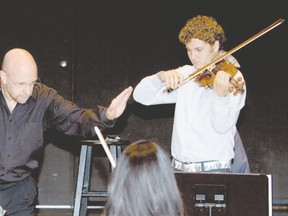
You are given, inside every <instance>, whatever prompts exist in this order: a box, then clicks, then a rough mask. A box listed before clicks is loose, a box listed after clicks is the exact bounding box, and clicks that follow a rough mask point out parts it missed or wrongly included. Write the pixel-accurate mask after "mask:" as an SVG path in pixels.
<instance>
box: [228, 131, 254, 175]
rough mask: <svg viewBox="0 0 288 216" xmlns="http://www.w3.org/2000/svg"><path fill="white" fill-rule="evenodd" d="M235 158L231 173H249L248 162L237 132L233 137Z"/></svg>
mask: <svg viewBox="0 0 288 216" xmlns="http://www.w3.org/2000/svg"><path fill="white" fill-rule="evenodd" d="M234 140H235V146H234V152H235V156H234V159H233V162H232V167H231V168H232V173H250V166H249V160H248V157H247V154H246V151H245V148H244V146H243V143H242V140H241V137H240V135H239V133H238V131H237V132H236V134H235V137H234Z"/></svg>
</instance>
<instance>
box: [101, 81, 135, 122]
mask: <svg viewBox="0 0 288 216" xmlns="http://www.w3.org/2000/svg"><path fill="white" fill-rule="evenodd" d="M132 91H133V88H132V87H131V86H129V87H128V88H126V89H124V90H123V91H122V92H121V93H120V94H119V95H118V96H117V97H115V98H114V99H113V100H112V101H111V103H110V105H109V107H108V109H107V112H106V117H107V118H108V119H110V120H114V119H116V118H118V117H119V116H121V115H122V113H123V112H124V110H125V108H126V105H127V101H128V99H129V97H130V96H131V94H132Z"/></svg>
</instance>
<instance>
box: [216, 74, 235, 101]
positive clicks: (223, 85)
mask: <svg viewBox="0 0 288 216" xmlns="http://www.w3.org/2000/svg"><path fill="white" fill-rule="evenodd" d="M213 90H214V92H215V94H216V95H217V96H219V97H224V96H226V94H227V93H229V92H231V91H232V90H233V85H232V84H231V83H230V74H229V73H227V72H225V71H218V72H217V74H216V77H215V80H214V83H213Z"/></svg>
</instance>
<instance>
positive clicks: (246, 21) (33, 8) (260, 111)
mask: <svg viewBox="0 0 288 216" xmlns="http://www.w3.org/2000/svg"><path fill="white" fill-rule="evenodd" d="M284 3H285V2H284V1H282V0H275V1H265V2H261V3H258V2H257V3H254V4H253V5H250V1H208V0H201V1H200V0H198V1H196V0H189V1H188V0H181V1H170V2H168V1H160V0H159V1H157V0H155V1H138V0H130V1H129V0H126V1H123V0H119V1H113V0H35V1H32V0H26V1H17V0H9V1H5V0H1V2H0V26H1V29H0V57H1V59H2V58H3V55H4V54H5V52H6V51H7V50H8V49H10V48H13V47H22V48H26V49H28V50H29V51H30V52H31V53H32V54H33V55H34V57H35V59H36V60H37V62H38V67H39V75H40V78H41V80H42V82H43V83H45V84H48V85H50V86H51V87H54V88H55V89H57V90H58V91H59V92H60V93H61V94H62V95H64V96H65V97H67V98H68V99H71V100H73V101H75V102H76V103H77V104H78V105H79V106H82V107H93V106H95V105H96V104H100V105H104V106H106V105H108V104H109V103H110V100H111V99H112V98H113V97H114V96H116V95H117V94H118V93H119V92H120V91H121V90H122V89H124V88H125V87H127V86H129V85H132V86H133V87H134V86H135V85H136V84H137V83H138V82H139V81H140V79H141V78H143V77H144V76H147V75H150V74H153V73H156V72H157V71H159V70H165V69H169V68H176V67H178V66H180V65H183V64H188V63H189V60H188V58H187V56H186V51H185V48H184V47H183V46H182V45H181V44H180V42H179V41H178V38H177V36H178V32H179V31H180V29H181V27H182V26H183V25H184V24H185V22H186V21H187V20H188V19H189V18H191V17H192V16H195V15H197V14H204V15H210V16H214V17H215V18H216V19H217V20H218V21H219V22H220V23H221V24H222V25H223V27H224V29H225V31H226V36H227V38H228V41H227V43H226V50H227V51H228V50H231V49H232V48H234V47H235V46H237V45H239V44H240V43H242V42H243V41H245V40H247V39H248V38H250V37H252V36H253V35H255V34H256V33H258V32H259V31H261V30H262V29H264V28H266V27H267V26H269V25H270V24H272V23H273V22H275V21H276V20H278V19H279V18H283V19H287V10H286V9H285V8H286V7H285V6H284ZM287 38H288V31H287V21H286V22H284V23H283V24H282V25H280V26H278V27H277V28H275V29H273V30H271V31H270V32H268V33H266V34H265V35H263V36H262V37H260V38H259V39H257V40H256V41H254V42H252V43H250V44H248V45H247V46H245V47H243V48H242V49H240V50H239V51H237V52H236V53H234V54H233V55H234V56H235V57H236V58H237V59H238V60H239V62H240V64H241V71H242V73H243V74H244V76H245V79H246V82H247V100H246V106H245V108H244V109H243V110H242V111H241V113H240V119H239V121H238V123H237V126H238V129H239V131H240V134H241V137H242V140H243V143H244V146H245V149H246V151H247V154H248V157H249V161H250V165H251V171H252V172H255V173H268V174H272V177H273V200H274V202H277V201H279V200H280V201H283V200H284V201H285V200H287V198H288V195H287V194H288V193H287V192H288V191H287V188H288V187H287V182H288V181H287V180H288V170H287V168H286V163H287V158H288V145H287V144H288V142H287V132H288V131H287V130H288V124H287V121H288V119H287V118H288V115H287V110H288V104H287V102H288V101H287V95H286V94H287V93H288V91H287V90H288V87H287V79H288V75H287V54H286V51H287V50H288V49H287V48H288V47H287ZM62 60H65V61H67V63H68V65H67V67H61V66H60V65H59V63H60V61H62ZM173 109H174V106H173V105H165V106H152V107H145V106H142V105H140V104H137V103H135V102H134V101H133V99H132V98H131V99H130V101H129V104H128V107H127V110H126V111H125V113H124V115H123V116H122V117H121V118H120V119H119V120H118V123H117V125H116V127H115V128H114V129H112V130H110V131H107V132H106V133H107V134H118V135H120V136H122V137H125V138H127V139H129V140H130V141H131V142H132V141H135V140H136V139H139V138H152V139H155V140H157V141H158V142H159V143H160V144H161V145H162V146H163V147H164V148H165V149H166V150H167V151H168V152H169V150H170V138H171V130H172V121H173ZM53 137H54V135H53ZM50 139H51V137H49V134H48V135H47V140H48V142H50V141H51V140H50ZM52 142H55V146H56V147H55V148H54V147H51V146H50V147H49V145H48V150H47V151H48V152H46V153H45V156H44V158H43V161H44V164H43V167H42V172H41V173H40V182H39V185H40V186H39V188H40V199H42V201H40V202H43V203H55V202H56V203H57V198H59V197H57V196H58V195H59V193H61V196H60V197H61V200H62V201H63V202H65V203H71V200H73V187H74V182H73V180H71V178H72V179H73V178H74V177H75V164H77V163H76V162H77V161H76V162H75V157H74V156H75V155H76V156H77V152H78V151H79V146H78V145H70V143H71V142H72V141H71V140H69V139H68V138H65V137H64V138H61V139H60V141H58V143H60V145H57V143H56V142H57V141H52ZM53 146H54V145H53ZM59 148H60V149H59ZM51 155H52V156H51ZM51 160H55V161H54V162H53V163H51ZM55 162H56V163H55ZM55 164H57V166H55ZM56 167H57V169H56ZM67 167H68V168H67ZM55 169H56V170H55ZM61 176H62V177H61ZM63 179H64V180H65V181H69V182H70V184H69V185H68V186H63V185H64V183H62V181H63ZM47 181H50V182H48V183H47ZM44 182H45V183H44ZM66 183H67V182H66ZM103 184H104V185H105V180H104V181H103ZM47 185H49V189H47V187H48V186H47ZM51 188H54V189H51ZM43 194H45V195H43ZM47 194H48V195H47ZM55 194H57V195H56V196H55ZM63 194H66V196H64V195H63ZM41 196H42V198H41ZM59 199H60V198H59ZM64 200H65V201H64ZM60 202H61V201H60Z"/></svg>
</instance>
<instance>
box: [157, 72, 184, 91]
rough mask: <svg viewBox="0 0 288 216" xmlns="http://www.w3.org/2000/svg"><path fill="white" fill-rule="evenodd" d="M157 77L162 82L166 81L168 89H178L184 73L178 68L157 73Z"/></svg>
mask: <svg viewBox="0 0 288 216" xmlns="http://www.w3.org/2000/svg"><path fill="white" fill-rule="evenodd" d="M157 77H158V78H159V79H160V80H161V82H165V84H166V89H176V88H178V87H179V86H180V85H181V84H182V82H183V80H184V77H183V75H182V74H180V73H179V72H177V71H176V70H168V71H160V72H158V73H157Z"/></svg>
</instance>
